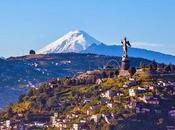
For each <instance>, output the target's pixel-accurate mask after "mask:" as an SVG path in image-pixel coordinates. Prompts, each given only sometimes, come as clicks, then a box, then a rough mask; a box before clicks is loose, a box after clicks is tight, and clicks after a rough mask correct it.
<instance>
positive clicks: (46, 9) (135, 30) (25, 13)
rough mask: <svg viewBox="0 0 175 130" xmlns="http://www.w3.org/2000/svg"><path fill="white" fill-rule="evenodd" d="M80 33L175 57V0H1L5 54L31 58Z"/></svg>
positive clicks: (1, 51)
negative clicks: (125, 39) (64, 37)
mask: <svg viewBox="0 0 175 130" xmlns="http://www.w3.org/2000/svg"><path fill="white" fill-rule="evenodd" d="M75 29H80V30H84V31H86V32H87V33H89V34H90V35H92V36H93V37H95V38H96V39H97V40H100V41H102V42H104V43H108V44H114V43H119V42H120V40H121V38H122V37H123V36H125V35H126V36H127V37H128V38H129V40H130V41H131V42H134V46H135V47H140V48H147V49H152V50H157V51H160V52H164V53H168V54H173V55H175V37H174V36H175V0H1V1H0V56H5V57H7V56H16V55H23V54H27V53H28V51H29V50H30V49H34V50H37V49H39V48H41V47H43V46H45V45H47V44H48V43H50V42H52V41H54V40H56V39H57V38H59V37H60V36H62V35H64V34H65V33H67V32H69V31H72V30H75Z"/></svg>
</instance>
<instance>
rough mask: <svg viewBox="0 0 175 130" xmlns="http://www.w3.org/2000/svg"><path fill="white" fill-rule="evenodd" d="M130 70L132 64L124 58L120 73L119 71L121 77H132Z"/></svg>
mask: <svg viewBox="0 0 175 130" xmlns="http://www.w3.org/2000/svg"><path fill="white" fill-rule="evenodd" d="M129 68H130V62H129V60H128V57H122V63H121V67H120V71H119V76H124V77H128V76H130V73H129V71H128V70H129Z"/></svg>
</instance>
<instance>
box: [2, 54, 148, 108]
mask: <svg viewBox="0 0 175 130" xmlns="http://www.w3.org/2000/svg"><path fill="white" fill-rule="evenodd" d="M120 60H121V59H120V57H109V56H104V55H96V54H78V53H59V54H41V55H37V54H36V55H26V56H20V57H10V58H8V59H0V79H1V80H0V91H1V98H0V108H1V107H5V106H6V105H7V104H8V103H10V102H15V101H16V100H17V99H18V97H19V96H20V95H21V94H23V93H26V92H27V91H28V90H29V89H30V88H33V87H35V85H37V84H40V83H42V82H47V81H48V80H51V79H54V78H63V77H65V76H73V75H76V74H78V73H81V72H85V71H86V70H94V69H96V68H103V67H104V66H105V65H108V64H111V63H112V64H114V65H115V66H116V64H117V61H118V62H119V61H120ZM140 62H144V63H145V64H149V63H150V61H149V60H145V59H141V58H131V63H132V64H133V66H135V67H138V66H139V64H140ZM119 63H120V62H119Z"/></svg>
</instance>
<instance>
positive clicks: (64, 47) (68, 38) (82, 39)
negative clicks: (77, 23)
mask: <svg viewBox="0 0 175 130" xmlns="http://www.w3.org/2000/svg"><path fill="white" fill-rule="evenodd" d="M100 43H101V42H100V41H98V40H96V39H95V38H93V37H91V36H90V35H89V34H87V33H86V32H84V31H80V30H76V31H71V32H69V33H67V34H66V35H64V36H63V37H61V38H59V39H58V40H56V41H55V42H53V43H51V44H49V45H47V46H46V47H44V48H42V49H40V50H39V51H38V52H37V53H39V54H48V53H65V52H81V51H83V50H86V49H87V48H88V47H89V46H91V45H92V44H97V45H98V44H100Z"/></svg>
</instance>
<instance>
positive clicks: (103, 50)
mask: <svg viewBox="0 0 175 130" xmlns="http://www.w3.org/2000/svg"><path fill="white" fill-rule="evenodd" d="M82 53H94V54H100V55H109V56H122V46H117V45H111V46H109V45H105V44H99V45H95V44H93V45H91V46H90V47H89V48H87V49H86V50H84V51H82ZM129 56H130V57H141V58H144V59H149V60H156V61H157V62H159V63H163V62H164V63H167V64H169V63H172V64H175V56H172V55H167V54H162V53H160V52H155V51H151V50H146V49H138V48H129Z"/></svg>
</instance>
